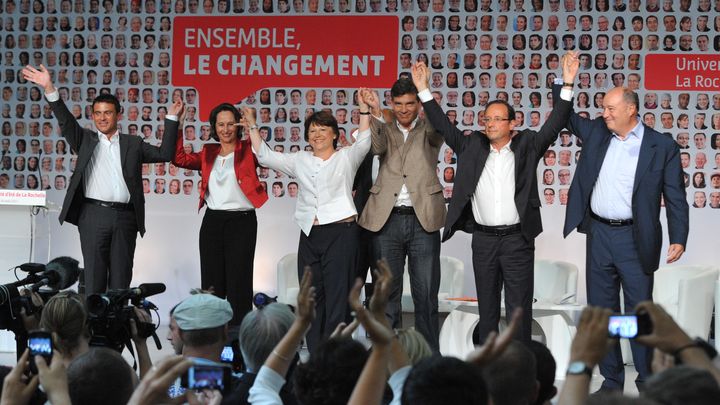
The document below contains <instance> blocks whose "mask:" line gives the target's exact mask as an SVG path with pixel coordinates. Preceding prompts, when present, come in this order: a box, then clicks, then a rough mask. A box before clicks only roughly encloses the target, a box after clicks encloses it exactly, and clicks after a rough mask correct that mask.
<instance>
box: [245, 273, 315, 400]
mask: <svg viewBox="0 0 720 405" xmlns="http://www.w3.org/2000/svg"><path fill="white" fill-rule="evenodd" d="M313 319H315V287H313V286H312V273H311V272H310V270H309V267H308V268H306V270H305V274H303V278H302V280H301V281H300V292H299V293H298V297H297V309H296V310H295V321H294V322H293V324H292V325H291V326H290V329H288V331H287V333H286V334H285V336H283V338H282V339H281V340H280V342H279V343H278V344H277V345H276V346H275V348H274V349H273V351H272V352H270V355H269V356H268V358H267V360H265V364H263V366H262V368H261V369H260V372H259V373H258V376H257V378H256V380H255V384H253V386H252V388H250V396H249V398H248V402H250V403H252V404H263V405H264V404H282V400H281V399H280V394H279V391H280V388H281V387H282V386H283V384H285V375H286V374H287V372H288V369H289V368H290V362H292V360H293V358H295V353H296V352H297V348H298V347H300V342H301V341H302V339H303V338H304V337H305V333H307V331H308V329H310V324H311V323H312V321H313Z"/></svg>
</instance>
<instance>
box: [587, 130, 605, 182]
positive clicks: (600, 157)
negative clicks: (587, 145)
mask: <svg viewBox="0 0 720 405" xmlns="http://www.w3.org/2000/svg"><path fill="white" fill-rule="evenodd" d="M604 133H605V134H606V135H605V136H604V138H603V139H602V141H600V151H599V152H600V153H598V155H597V160H596V161H595V181H597V176H598V175H599V174H600V169H601V168H602V165H603V162H604V161H605V155H607V151H608V148H609V147H610V141H611V140H612V138H613V134H612V132H610V130H609V129H606V130H605V131H604ZM583 152H584V151H583ZM580 159H582V155H580Z"/></svg>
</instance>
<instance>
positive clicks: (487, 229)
mask: <svg viewBox="0 0 720 405" xmlns="http://www.w3.org/2000/svg"><path fill="white" fill-rule="evenodd" d="M475 230H476V231H480V232H483V233H489V234H490V235H495V236H506V235H512V234H515V233H520V230H521V226H520V224H514V225H498V226H486V225H480V224H478V223H475Z"/></svg>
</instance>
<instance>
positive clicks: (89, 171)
mask: <svg viewBox="0 0 720 405" xmlns="http://www.w3.org/2000/svg"><path fill="white" fill-rule="evenodd" d="M22 73H23V76H24V77H25V79H27V80H29V81H31V82H33V83H35V84H37V85H39V86H41V87H42V88H43V89H44V91H45V97H46V98H47V100H48V102H49V103H50V107H51V108H52V110H53V114H54V115H55V118H56V119H57V120H58V124H59V125H60V130H61V131H62V136H63V137H64V138H65V139H66V140H67V142H68V143H69V144H70V147H71V148H72V151H73V153H76V154H77V156H78V159H77V166H76V167H75V171H74V172H73V175H72V177H71V178H70V185H69V186H68V190H67V194H65V200H64V201H63V206H62V211H60V218H59V219H60V223H63V222H64V221H67V222H70V223H71V224H75V225H77V227H78V231H79V233H80V248H81V249H82V254H83V261H84V265H85V272H84V275H85V293H86V294H94V293H102V292H105V290H107V289H108V288H109V289H120V288H128V287H129V286H130V281H131V280H132V268H133V258H134V256H135V241H136V238H137V233H138V232H140V235H141V236H142V235H144V234H145V197H144V196H143V189H142V164H143V163H153V162H169V161H170V160H172V158H173V157H174V155H175V140H176V138H177V129H178V120H177V116H178V115H179V114H180V113H181V112H182V109H183V104H182V102H181V101H177V102H175V103H174V104H173V105H172V106H171V107H170V109H169V110H168V115H167V116H166V119H165V128H166V131H165V136H164V137H163V140H162V144H161V145H160V147H157V146H153V145H150V144H149V143H146V142H143V140H142V138H141V137H138V136H133V135H126V134H121V133H120V132H119V129H118V120H119V117H120V102H119V101H118V99H117V98H116V97H115V96H113V95H110V94H101V95H99V96H98V97H96V98H95V99H94V100H93V103H92V110H93V121H94V123H95V127H96V130H94V131H93V130H89V129H85V128H83V127H81V126H80V124H79V123H78V122H77V120H76V119H75V117H74V116H73V115H72V114H71V113H70V111H69V110H68V108H67V106H66V105H65V103H64V102H63V100H62V99H61V98H60V96H59V94H58V91H57V89H56V88H55V86H54V85H53V83H52V80H51V78H50V72H48V70H47V69H45V67H44V66H43V65H40V68H39V69H35V68H34V67H32V66H27V67H25V68H24V69H23V71H22Z"/></svg>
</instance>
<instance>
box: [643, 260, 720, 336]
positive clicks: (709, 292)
mask: <svg viewBox="0 0 720 405" xmlns="http://www.w3.org/2000/svg"><path fill="white" fill-rule="evenodd" d="M717 280H718V269H717V268H716V267H712V266H672V267H661V268H660V269H658V271H656V272H655V280H654V288H653V301H655V302H656V303H658V304H660V305H662V306H663V308H665V310H666V311H667V312H668V313H669V314H670V315H671V316H672V317H673V318H674V319H675V322H677V323H678V325H680V326H681V327H682V328H683V329H684V330H685V331H686V332H687V333H688V335H690V336H693V337H694V336H698V337H701V338H703V339H707V338H708V336H709V334H710V321H711V319H712V313H713V304H714V303H715V299H714V298H715V283H716V282H717Z"/></svg>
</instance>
